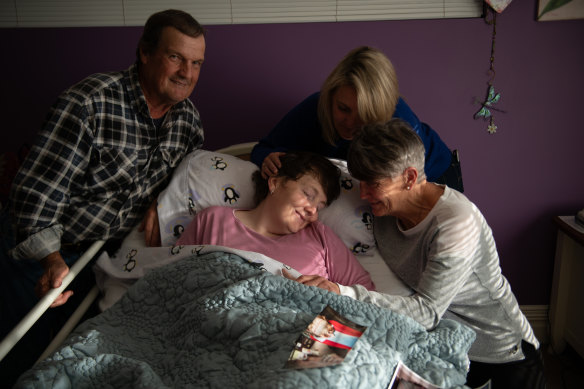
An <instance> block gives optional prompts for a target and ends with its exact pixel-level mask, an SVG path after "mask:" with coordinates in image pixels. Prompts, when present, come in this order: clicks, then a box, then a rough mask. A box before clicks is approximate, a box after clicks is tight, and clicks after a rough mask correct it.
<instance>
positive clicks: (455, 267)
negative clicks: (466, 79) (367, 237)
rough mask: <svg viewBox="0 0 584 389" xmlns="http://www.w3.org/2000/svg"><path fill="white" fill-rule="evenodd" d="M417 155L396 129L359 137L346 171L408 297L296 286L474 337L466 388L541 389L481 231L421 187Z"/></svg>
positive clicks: (477, 219) (463, 204)
mask: <svg viewBox="0 0 584 389" xmlns="http://www.w3.org/2000/svg"><path fill="white" fill-rule="evenodd" d="M423 161H424V146H423V144H422V141H421V140H420V138H419V137H418V136H417V135H416V133H415V132H414V131H413V130H412V129H411V128H410V127H409V125H408V124H407V123H405V122H403V121H401V120H399V119H393V120H390V121H389V122H388V123H386V124H383V125H374V126H368V127H365V128H364V129H363V130H362V131H361V132H360V133H359V134H357V135H356V136H355V138H354V139H353V142H352V144H351V147H350V149H349V154H348V158H347V163H348V167H349V171H350V172H351V174H352V175H353V177H354V178H356V179H358V180H360V189H361V198H363V199H366V200H367V201H368V202H369V204H370V205H371V208H372V212H373V215H374V216H375V219H374V222H373V231H374V235H375V240H376V242H377V246H378V249H379V252H380V254H381V256H382V257H383V259H384V261H385V262H386V263H387V265H388V266H389V268H390V269H391V270H392V271H393V272H394V273H395V274H396V275H397V276H398V277H399V278H400V279H401V280H402V281H403V282H404V283H405V284H406V285H407V286H409V287H410V288H411V289H412V290H413V293H412V294H411V295H409V296H393V295H387V294H382V293H378V292H373V291H368V290H366V289H365V288H363V287H361V286H359V285H353V286H343V285H337V284H335V285H331V284H332V283H330V282H329V281H325V280H322V279H319V278H318V277H316V276H301V277H299V278H298V279H297V281H299V282H302V283H304V284H307V285H314V286H319V287H321V288H323V289H328V290H332V291H334V292H337V293H340V294H342V295H346V296H350V297H353V298H355V299H357V300H361V301H367V302H370V303H373V304H375V305H378V306H381V307H385V308H389V309H391V310H393V311H396V312H399V313H402V314H404V315H407V316H410V317H412V318H413V319H415V320H416V321H418V322H419V323H420V324H422V325H423V326H424V327H426V328H427V329H432V328H434V327H435V326H436V325H437V324H438V322H439V321H440V320H441V319H442V318H447V319H452V320H456V321H458V322H461V323H463V324H465V325H467V326H468V327H470V328H472V329H473V330H474V331H475V333H476V340H475V342H474V343H473V345H472V347H471V349H470V351H469V358H470V360H471V364H470V371H469V373H468V377H467V385H468V386H470V387H473V388H476V387H479V386H480V385H482V384H484V383H486V382H487V381H489V380H491V384H492V387H493V388H526V389H527V388H529V389H536V388H544V387H545V378H544V374H543V362H542V357H541V351H540V349H539V342H538V340H537V339H536V337H535V335H534V333H533V330H532V328H531V326H530V324H529V322H528V321H527V319H526V317H525V315H524V314H523V313H522V312H521V310H520V308H519V305H518V303H517V300H516V299H515V296H514V295H513V293H512V291H511V287H510V285H509V283H508V281H507V279H506V278H505V277H504V276H503V275H502V274H501V267H500V264H499V256H498V254H497V248H496V246H495V240H494V239H493V234H492V231H491V228H490V227H489V225H488V224H487V221H486V220H485V218H484V217H483V215H482V214H481V212H480V211H479V209H478V208H477V207H476V206H475V205H474V204H473V203H472V202H470V201H469V200H468V198H467V197H466V196H464V195H463V194H462V193H460V192H458V191H456V190H452V189H451V188H449V187H448V186H446V185H439V184H435V183H431V182H428V181H427V180H426V178H425V176H424V169H423V166H424V163H423Z"/></svg>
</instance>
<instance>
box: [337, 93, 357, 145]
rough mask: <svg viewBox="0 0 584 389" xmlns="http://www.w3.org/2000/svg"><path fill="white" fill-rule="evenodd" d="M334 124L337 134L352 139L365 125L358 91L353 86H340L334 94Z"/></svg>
mask: <svg viewBox="0 0 584 389" xmlns="http://www.w3.org/2000/svg"><path fill="white" fill-rule="evenodd" d="M332 116H333V124H334V126H335V130H337V134H339V136H340V137H341V138H343V139H346V140H351V139H353V137H354V136H355V134H356V133H357V132H358V131H359V130H360V129H361V127H362V126H363V121H362V120H361V118H360V116H359V109H358V107H357V93H356V92H355V88H353V87H352V86H348V85H344V86H341V87H339V88H338V89H337V90H336V91H335V93H334V94H333V96H332Z"/></svg>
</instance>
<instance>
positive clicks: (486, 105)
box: [474, 7, 505, 134]
mask: <svg viewBox="0 0 584 389" xmlns="http://www.w3.org/2000/svg"><path fill="white" fill-rule="evenodd" d="M489 15H491V17H490V18H489ZM485 22H486V23H487V24H489V25H492V26H493V35H492V38H491V58H490V67H489V71H488V74H489V81H488V88H487V97H486V98H485V99H484V100H483V101H482V102H481V101H479V102H478V103H479V104H480V105H481V108H480V109H479V110H478V112H477V113H475V114H474V118H475V120H476V119H483V120H486V121H488V122H489V125H488V127H487V131H488V132H489V133H490V134H494V133H495V132H497V126H496V125H495V119H494V115H493V111H497V112H502V113H504V112H505V111H503V110H501V109H499V108H496V107H494V104H496V103H498V102H499V100H501V94H500V93H497V92H495V87H494V86H493V83H494V81H495V38H496V36H497V13H496V12H494V10H492V9H490V8H488V7H487V9H486V12H485Z"/></svg>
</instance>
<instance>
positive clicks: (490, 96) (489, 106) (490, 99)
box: [474, 84, 504, 134]
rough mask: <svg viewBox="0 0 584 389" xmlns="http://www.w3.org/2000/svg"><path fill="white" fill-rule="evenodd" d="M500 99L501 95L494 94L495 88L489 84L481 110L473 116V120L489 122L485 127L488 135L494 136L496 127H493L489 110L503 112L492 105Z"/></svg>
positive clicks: (491, 114) (493, 123)
mask: <svg viewBox="0 0 584 389" xmlns="http://www.w3.org/2000/svg"><path fill="white" fill-rule="evenodd" d="M500 99H501V94H500V93H495V87H493V85H492V84H489V90H488V92H487V98H486V99H485V101H484V102H482V103H481V108H480V109H479V110H478V112H477V113H475V114H474V118H475V119H481V118H482V119H484V120H488V121H489V126H488V127H487V131H488V132H489V133H490V134H494V133H495V132H497V126H496V125H495V122H494V120H493V113H492V112H491V110H495V111H499V112H504V111H501V110H500V109H497V108H495V107H493V104H495V103H497V102H499V100H500Z"/></svg>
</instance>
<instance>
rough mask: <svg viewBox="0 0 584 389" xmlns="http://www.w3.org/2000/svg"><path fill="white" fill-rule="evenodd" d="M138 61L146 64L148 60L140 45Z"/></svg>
mask: <svg viewBox="0 0 584 389" xmlns="http://www.w3.org/2000/svg"><path fill="white" fill-rule="evenodd" d="M139 50H140V62H142V63H143V64H146V63H147V62H148V54H147V53H146V52H145V51H144V49H143V48H142V47H141V46H140V49H139Z"/></svg>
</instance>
